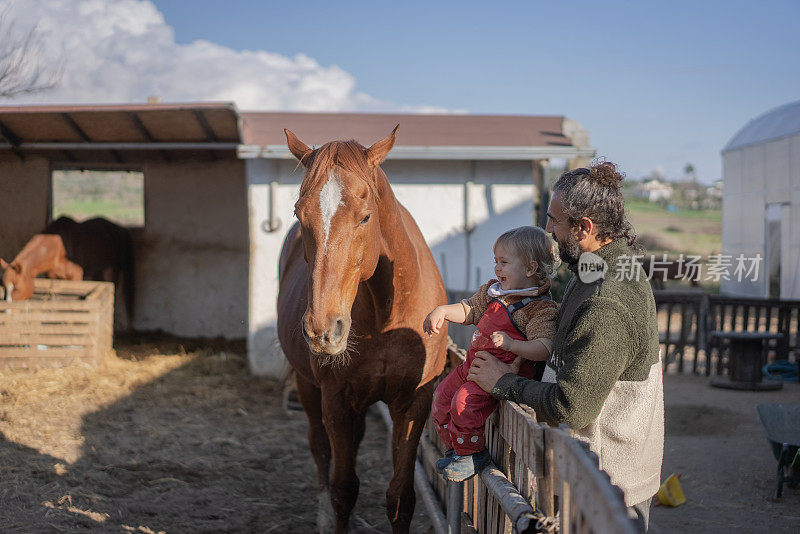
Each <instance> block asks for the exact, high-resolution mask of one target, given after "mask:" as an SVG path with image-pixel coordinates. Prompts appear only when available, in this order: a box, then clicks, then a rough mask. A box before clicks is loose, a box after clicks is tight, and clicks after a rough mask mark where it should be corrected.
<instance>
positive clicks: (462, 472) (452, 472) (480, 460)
mask: <svg viewBox="0 0 800 534" xmlns="http://www.w3.org/2000/svg"><path fill="white" fill-rule="evenodd" d="M489 460H490V458H489V451H488V449H483V450H482V451H480V452H476V453H474V454H467V455H464V456H459V455H458V454H455V453H454V454H453V459H452V460H451V462H450V463H449V464H448V465H447V466H446V467H445V468H444V469H443V470H442V476H444V478H445V479H446V480H451V481H453V482H463V481H465V480H468V479H470V478H472V477H474V476H475V475H477V474H478V473H480V472H481V469H483V468H484V467H486V465H487V464H488V463H489Z"/></svg>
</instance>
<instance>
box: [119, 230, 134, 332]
mask: <svg viewBox="0 0 800 534" xmlns="http://www.w3.org/2000/svg"><path fill="white" fill-rule="evenodd" d="M124 238H125V244H124V250H123V253H124V258H123V263H122V274H123V276H124V277H125V285H124V288H123V289H124V292H125V310H126V311H127V312H128V328H130V329H133V309H134V302H135V298H136V282H135V279H134V271H135V262H134V258H133V239H132V238H131V234H130V232H129V231H128V230H125V235H124Z"/></svg>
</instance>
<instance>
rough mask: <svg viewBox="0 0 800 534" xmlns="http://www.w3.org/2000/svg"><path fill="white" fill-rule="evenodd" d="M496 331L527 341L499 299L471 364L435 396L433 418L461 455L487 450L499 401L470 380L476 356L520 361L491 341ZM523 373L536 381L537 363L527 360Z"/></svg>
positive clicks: (478, 336) (483, 323) (484, 321)
mask: <svg viewBox="0 0 800 534" xmlns="http://www.w3.org/2000/svg"><path fill="white" fill-rule="evenodd" d="M494 332H504V333H505V334H507V335H509V336H510V337H512V338H513V339H517V340H525V339H526V338H525V336H524V335H523V334H522V332H520V331H519V329H518V328H517V327H516V325H515V324H514V323H513V322H512V320H511V316H510V314H509V311H508V309H507V308H506V307H505V306H504V305H503V303H502V302H500V301H499V300H497V299H492V301H491V302H489V306H488V307H487V308H486V312H484V314H483V316H482V317H481V320H480V321H478V331H477V332H475V335H474V336H473V338H472V344H471V345H470V346H469V350H468V351H467V361H466V362H464V363H462V364H461V365H459V366H458V367H456V368H455V370H453V372H451V373H450V374H449V375H447V377H445V379H444V380H442V381H441V383H440V384H439V386H438V387H437V388H436V392H434V394H433V408H432V415H433V422H434V424H435V426H436V432H437V433H438V434H439V437H440V438H442V441H443V442H444V444H445V446H446V447H447V448H448V449H454V450H455V453H456V454H458V455H460V456H463V455H465V454H473V453H476V452H479V451H481V450H483V448H484V446H485V443H484V436H483V427H484V424H485V423H486V419H487V418H488V417H489V416H490V415H491V414H492V412H493V411H494V410H495V408H497V400H495V398H494V397H492V396H491V394H489V393H486V392H485V391H483V390H482V389H481V387H480V386H479V385H478V384H476V383H475V382H470V381H468V380H467V373H468V372H469V366H470V365H472V361H473V360H474V359H475V353H476V352H478V351H481V350H483V351H486V352H489V353H491V354H492V355H493V356H494V357H495V358H498V359H499V360H500V361H502V362H504V363H512V362H513V361H514V359H515V358H516V355H515V354H514V353H512V352H510V351H507V350H506V349H502V348H499V347H495V346H494V344H493V343H492V339H491V336H492V333H494ZM519 374H520V376H524V377H526V378H533V377H534V375H535V374H536V369H535V368H534V365H533V362H531V361H525V362H524V363H523V364H522V368H521V369H520V371H519Z"/></svg>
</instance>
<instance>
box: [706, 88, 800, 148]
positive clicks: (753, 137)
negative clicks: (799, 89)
mask: <svg viewBox="0 0 800 534" xmlns="http://www.w3.org/2000/svg"><path fill="white" fill-rule="evenodd" d="M796 133H800V100H798V101H797V102H790V103H789V104H784V105H782V106H779V107H777V108H775V109H772V110H770V111H767V112H766V113H764V114H763V115H760V116H759V117H756V118H755V119H752V120H751V121H750V122H748V123H747V124H745V125H744V127H743V128H742V129H741V130H739V131H738V132H736V135H734V136H733V138H732V139H731V140H730V141H728V144H727V145H725V148H723V149H722V151H723V152H727V151H728V150H735V149H737V148H741V147H743V146H748V145H755V144H759V143H766V142H767V141H774V140H775V139H780V138H782V137H788V136H790V135H794V134H796Z"/></svg>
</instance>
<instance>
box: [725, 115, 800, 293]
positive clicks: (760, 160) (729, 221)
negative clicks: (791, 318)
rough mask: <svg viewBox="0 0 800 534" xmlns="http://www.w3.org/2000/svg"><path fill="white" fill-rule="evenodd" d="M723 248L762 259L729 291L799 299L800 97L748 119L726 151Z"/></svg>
mask: <svg viewBox="0 0 800 534" xmlns="http://www.w3.org/2000/svg"><path fill="white" fill-rule="evenodd" d="M722 174H723V182H724V184H725V188H724V192H723V196H722V252H723V255H725V256H730V257H731V258H732V260H734V261H735V259H736V258H737V257H739V256H740V255H744V256H745V257H748V258H756V257H760V258H761V261H760V266H759V267H760V272H759V273H758V276H757V277H752V276H751V277H744V278H743V279H741V280H740V279H739V278H742V277H739V276H730V277H729V279H727V280H726V279H722V280H721V291H722V292H723V293H725V294H729V295H739V296H747V297H768V298H782V299H800V101H797V102H792V103H789V104H785V105H783V106H780V107H778V108H775V109H773V110H770V111H768V112H766V113H764V114H763V115H761V116H759V117H756V118H755V119H753V120H751V121H750V122H748V123H747V124H746V125H745V126H744V127H743V128H742V129H741V130H739V131H738V132H737V133H736V135H734V136H733V138H732V139H731V140H730V141H729V142H728V144H727V145H726V146H725V148H724V149H723V150H722Z"/></svg>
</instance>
